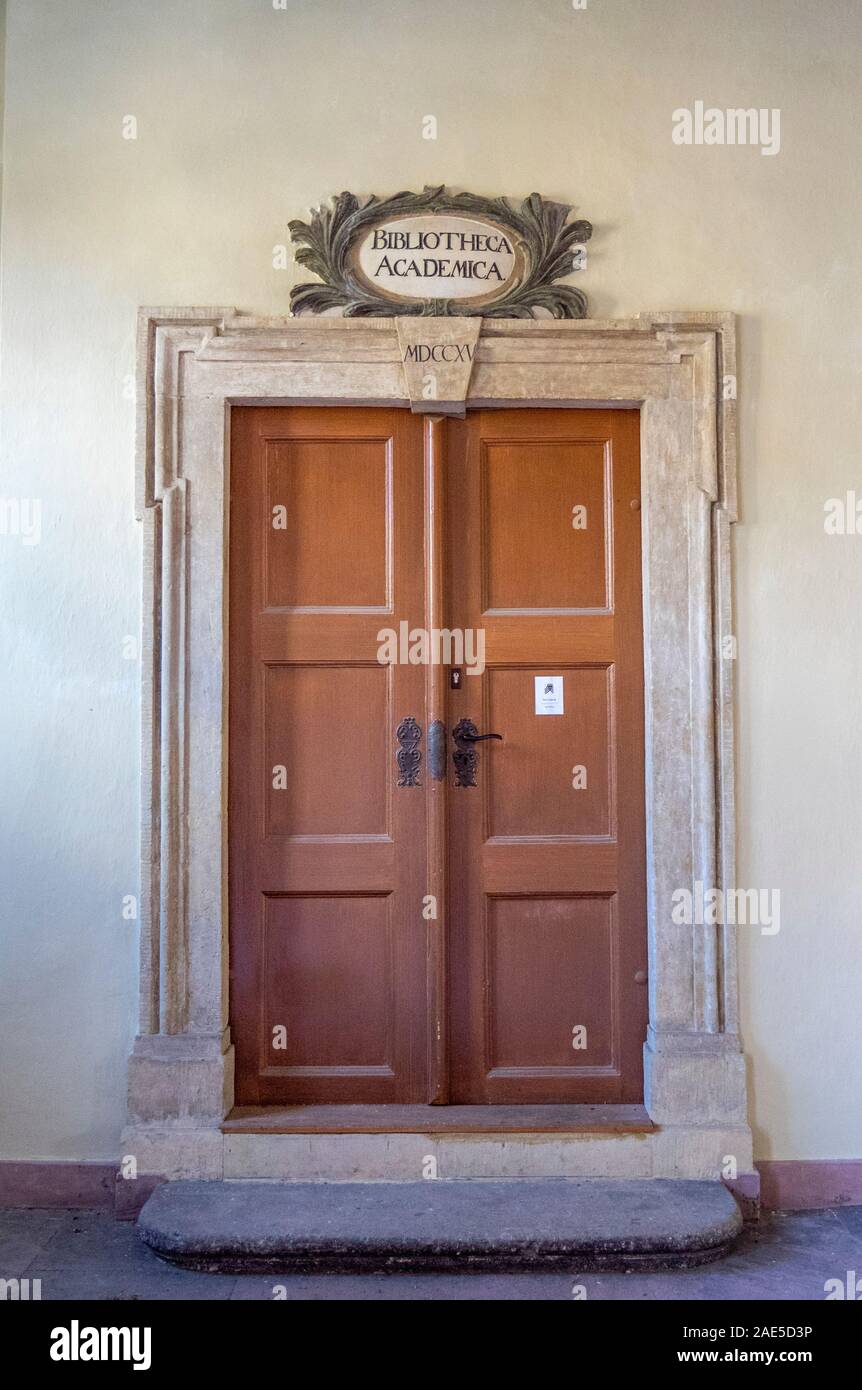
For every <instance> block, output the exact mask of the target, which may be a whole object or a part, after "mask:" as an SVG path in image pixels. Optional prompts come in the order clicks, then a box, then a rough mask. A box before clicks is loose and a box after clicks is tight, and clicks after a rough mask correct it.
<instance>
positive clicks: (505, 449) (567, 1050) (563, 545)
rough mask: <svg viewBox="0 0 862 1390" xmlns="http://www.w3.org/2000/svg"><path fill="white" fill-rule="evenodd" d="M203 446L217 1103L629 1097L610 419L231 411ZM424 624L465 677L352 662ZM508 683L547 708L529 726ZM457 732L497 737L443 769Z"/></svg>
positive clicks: (622, 513)
mask: <svg viewBox="0 0 862 1390" xmlns="http://www.w3.org/2000/svg"><path fill="white" fill-rule="evenodd" d="M231 429H232V455H231V457H232V467H231V497H230V508H231V511H230V633H229V651H230V679H229V710H230V713H229V719H230V780H229V862H230V931H231V950H230V960H231V1026H232V1033H233V1037H234V1040H235V1043H236V1049H237V1099H238V1103H240V1104H246V1105H248V1104H278V1103H282V1104H283V1103H291V1102H357V1103H362V1102H365V1103H371V1102H401V1103H405V1102H413V1103H423V1102H427V1101H431V1100H436V1101H447V1100H448V1101H451V1102H464V1103H491V1102H493V1103H498V1104H500V1103H519V1102H532V1103H553V1102H564V1101H566V1102H569V1101H573V1100H583V1101H620V1100H623V1101H625V1100H639V1099H640V1098H641V1096H642V1071H641V1057H640V1051H641V1046H642V1043H643V1039H644V1035H645V1029H646V989H645V986H644V984H642V983H638V982H636V979H635V976H636V974H637V973H638V972H641V973H645V970H646V929H645V892H644V854H645V851H644V812H643V802H644V795H643V708H642V706H643V674H642V643H641V587H640V517H639V512H638V511H637V510H636V508H635V506H633V504H635V503H637V501H638V498H639V464H638V421H637V414H636V412H611V411H546V410H541V411H496V412H477V413H475V414H470V415H469V416H468V418H467V420H466V421H465V422H456V421H449V422H440V423H438V424H437V425H435V426H433V427H425V426H424V425H423V422H422V421H421V420H420V419H418V418H417V417H415V416H412V415H410V414H409V413H408V412H406V411H402V410H394V409H385V410H384V409H343V408H288V409H277V410H276V409H257V408H244V409H237V410H235V411H234V412H233V414H232V425H231ZM423 436H424V438H423ZM444 496H445V499H446V506H445V508H444V509H443V511H442V517H443V518H444V519H445V524H444V525H441V509H440V504H441V501H442V499H443V497H444ZM576 508H583V513H580V512H577V511H575V509H576ZM441 560H442V561H443V563H442V565H441V566H440V568H439V569H438V568H437V565H438V561H441ZM429 563H430V564H431V567H432V568H431V578H430V579H428V580H427V582H426V566H427V565H428V564H429ZM426 605H427V607H426ZM429 610H431V617H430V618H429V616H428V612H429ZM441 617H442V619H443V620H444V621H445V626H446V627H447V628H448V629H452V630H455V631H459V630H460V631H462V632H463V631H464V630H467V629H472V630H473V632H478V631H481V632H483V633H484V640H485V670H484V672H483V673H482V674H468V670H467V669H464V670H463V671H462V675H461V682H460V687H459V688H457V689H451V688H450V680H449V672H448V671H447V672H446V679H445V680H441V679H440V678H439V672H438V677H437V679H435V678H434V677H433V675H432V676H430V677H429V669H428V667H426V666H423V665H422V664H413V663H412V662H410V661H398V662H396V663H395V664H392V665H382V664H381V663H380V661H379V660H378V654H379V651H380V633H381V630H393V631H394V632H396V633H398V632H399V628H400V625H401V624H402V623H404V624H406V625H407V629H408V631H409V632H412V631H413V630H414V629H417V628H423V627H425V628H429V627H432V626H433V625H435V624H436V623H437V622H439V621H440V620H441ZM468 650H469V646H468ZM474 650H475V649H474ZM537 678H546V679H545V680H544V681H541V682H540V684H543V685H544V684H550V685H551V686H552V687H554V688H556V685H557V683H559V685H560V686H561V687H562V704H563V713H562V714H553V713H548V714H536V699H537V698H544V697H543V696H541V692H540V697H537V695H536V680H537ZM447 701H448V703H447ZM551 703H552V704H553V692H552V696H551ZM439 715H442V717H443V722H444V723H445V726H446V760H445V773H444V781H442V782H438V781H436V780H435V779H434V778H433V777H431V775H430V768H429V764H428V726H429V723H430V722H431V719H432V718H434V717H437V716H439ZM409 718H414V719H415V720H416V723H417V725H418V728H419V729H420V730H421V734H422V738H421V740H420V742H419V751H420V753H421V755H422V756H421V762H420V764H419V769H418V771H417V772H415V773H414V771H413V770H412V764H411V761H410V758H409V751H410V740H409V737H408V738H407V739H406V740H404V741H403V743H402V744H399V740H398V730H399V727H400V726H402V723H403V721H405V720H407V719H409ZM465 719H471V720H472V721H473V723H474V727H475V728H476V731H477V732H480V733H485V732H491V731H493V732H500V733H502V734H503V740H502V742H496V741H495V742H491V743H488V742H481V743H478V744H476V745H471V744H470V743H469V742H464V741H461V743H460V744H459V745H458V747H459V748H460V751H461V754H462V757H461V759H460V768H461V772H460V775H458V774H457V773H456V766H455V762H454V758H453V753H454V751H455V747H456V745H455V744H454V742H453V738H452V731H453V729H454V728H455V726H456V725H457V724H458V722H459V721H461V720H465ZM463 727H464V726H463V725H462V729H463ZM402 732H404V731H403V730H402ZM406 732H407V733H408V734H409V729H408V730H407V731H406ZM402 746H403V749H404V756H403V757H402V759H401V762H400V763H399V760H398V756H397V754H398V751H399V748H400V747H402ZM473 753H475V760H473V759H472V758H471V754H473ZM473 763H474V765H473ZM578 769H582V770H583V771H582V772H580V773H579V772H578ZM584 780H585V782H586V785H585V786H582V785H580V783H581V782H582V781H584ZM459 782H466V783H467V785H458V783H459ZM471 782H473V783H475V785H470V783H471ZM447 881H448V887H447ZM432 893H433V894H435V895H437V894H439V906H440V909H441V915H439V916H430V917H429V914H428V911H427V903H428V901H429V894H432ZM434 901H435V902H437V898H436V896H435V899H434Z"/></svg>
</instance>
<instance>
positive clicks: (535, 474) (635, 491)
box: [448, 410, 647, 1104]
mask: <svg viewBox="0 0 862 1390" xmlns="http://www.w3.org/2000/svg"><path fill="white" fill-rule="evenodd" d="M448 482H449V488H448V494H449V512H448V518H449V525H448V531H449V539H450V545H449V584H448V591H449V598H450V623H451V625H452V626H453V627H455V628H459V627H463V628H473V629H476V628H482V629H484V632H485V648H486V656H485V659H486V669H485V672H484V674H482V675H481V676H479V675H472V676H471V675H465V677H464V679H463V681H462V683H461V689H460V690H458V691H457V692H455V691H453V692H452V694H451V701H450V707H449V717H450V724H451V726H455V725H457V722H458V721H459V720H461V719H464V718H469V719H471V720H472V722H473V724H474V725H475V727H476V728H477V730H478V731H479V732H480V733H486V732H495V733H501V734H502V735H503V738H502V741H500V742H498V741H497V740H489V741H487V742H482V743H479V744H476V745H475V746H474V751H475V754H476V768H475V774H474V778H473V779H468V780H475V783H476V785H475V786H471V785H468V786H454V787H453V788H452V790H451V791H450V794H449V841H450V854H451V868H450V876H449V877H450V890H449V891H450V898H449V910H450V944H449V961H450V986H451V1032H450V1038H451V1043H450V1046H451V1065H452V1084H451V1091H450V1099H451V1100H453V1101H462V1102H493V1103H498V1104H504V1103H515V1102H519V1101H520V1102H534V1103H545V1102H554V1101H570V1102H573V1101H634V1100H640V1099H641V1098H642V1095H643V1090H642V1085H643V1083H642V1064H641V1048H642V1045H643V1041H644V1036H645V1032H646V1019H647V1003H646V987H645V984H644V983H643V982H640V981H639V979H638V978H637V977H638V976H639V975H641V977H642V980H643V981H645V979H646V974H645V972H646V929H645V911H646V907H645V882H644V873H645V868H644V860H645V847H644V769H643V728H644V719H643V655H642V637H641V633H642V617H641V578H640V513H639V508H640V478H639V448H638V415H637V413H636V412H635V411H577V410H570V411H557V410H554V411H551V410H541V411H520V410H506V411H481V412H476V413H475V414H470V415H468V417H467V419H466V421H465V422H463V423H458V424H456V425H454V426H453V427H452V428H451V429H450V437H449V475H448ZM537 683H538V691H537ZM548 687H550V689H548ZM560 694H561V698H560ZM537 701H538V702H539V703H538V706H537ZM548 706H549V707H550V708H552V709H555V708H560V707H561V708H562V712H561V713H541V714H540V713H537V712H536V711H537V707H538V708H539V709H544V708H545V707H548ZM467 747H468V749H469V745H467Z"/></svg>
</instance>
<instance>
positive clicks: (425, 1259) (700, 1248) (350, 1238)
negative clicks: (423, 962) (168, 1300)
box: [138, 1178, 742, 1274]
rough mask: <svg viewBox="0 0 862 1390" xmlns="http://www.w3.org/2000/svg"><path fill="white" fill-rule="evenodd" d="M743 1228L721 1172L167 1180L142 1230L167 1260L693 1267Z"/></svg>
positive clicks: (273, 1268) (413, 1266) (321, 1269)
mask: <svg viewBox="0 0 862 1390" xmlns="http://www.w3.org/2000/svg"><path fill="white" fill-rule="evenodd" d="M741 1228H742V1218H741V1216H740V1212H739V1208H738V1207H737V1205H736V1202H735V1201H734V1199H733V1197H732V1196H731V1194H730V1193H729V1192H728V1191H727V1189H726V1188H725V1187H724V1186H723V1185H722V1184H721V1183H720V1182H713V1181H695V1180H687V1179H677V1178H652V1179H646V1180H641V1179H638V1180H635V1181H628V1180H619V1179H610V1180H607V1179H603V1178H602V1179H600V1178H590V1179H571V1178H543V1179H539V1180H536V1181H525V1180H521V1179H513V1180H509V1181H503V1182H486V1181H483V1180H475V1181H456V1182H450V1181H440V1180H437V1181H430V1180H429V1181H427V1182H373V1183H348V1182H345V1183H319V1182H316V1183H305V1182H294V1183H291V1182H242V1181H240V1182H236V1181H235V1182H216V1181H212V1182H208V1181H195V1182H172V1183H164V1184H163V1185H162V1186H161V1187H158V1188H157V1189H156V1191H155V1192H154V1193H153V1194H152V1196H151V1197H150V1198H149V1200H148V1201H147V1203H146V1205H145V1206H144V1208H143V1210H142V1211H141V1214H140V1216H139V1217H138V1232H139V1234H140V1236H141V1238H142V1240H144V1241H145V1242H146V1244H147V1245H148V1246H149V1247H150V1248H151V1249H152V1250H154V1251H155V1253H156V1254H157V1255H160V1256H161V1257H162V1258H163V1259H165V1260H170V1261H171V1262H172V1263H174V1264H179V1265H184V1266H185V1267H187V1268H190V1269H198V1270H209V1271H218V1272H221V1273H236V1274H238V1273H272V1274H278V1273H282V1274H287V1273H300V1272H303V1273H326V1272H329V1273H336V1272H344V1273H361V1272H368V1273H370V1272H380V1271H392V1272H395V1271H405V1272H406V1271H410V1272H418V1271H423V1270H424V1271H431V1270H446V1271H458V1272H461V1273H469V1272H471V1271H476V1272H482V1271H488V1270H518V1269H559V1270H569V1271H572V1272H577V1271H584V1272H589V1271H590V1270H599V1269H608V1270H627V1269H655V1270H659V1269H686V1268H689V1267H690V1266H692V1265H698V1264H707V1263H709V1262H710V1261H712V1260H717V1259H720V1258H721V1256H722V1255H724V1254H726V1253H727V1251H728V1250H729V1249H730V1247H731V1246H732V1244H733V1242H734V1240H735V1239H736V1237H737V1235H738V1234H739V1232H740V1230H741Z"/></svg>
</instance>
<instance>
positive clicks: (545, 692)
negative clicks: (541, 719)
mask: <svg viewBox="0 0 862 1390" xmlns="http://www.w3.org/2000/svg"><path fill="white" fill-rule="evenodd" d="M535 680H536V713H537V714H562V713H563V712H564V711H563V678H562V676H536V678H535Z"/></svg>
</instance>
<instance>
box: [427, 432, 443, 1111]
mask: <svg viewBox="0 0 862 1390" xmlns="http://www.w3.org/2000/svg"><path fill="white" fill-rule="evenodd" d="M445 429H446V422H445V420H444V419H443V418H442V417H441V416H439V415H433V416H429V417H428V418H427V419H426V421H425V505H424V513H425V518H424V520H425V625H426V628H427V629H428V632H429V636H430V637H431V639H432V641H433V635H434V633H435V632H439V631H441V630H442V629H443V628H444V627H445V626H446V623H445V621H444V618H445V612H444V608H445V592H444V574H445V554H444V530H443V528H444V522H445V515H446V513H445V506H446V499H445V495H444V486H445V469H446V458H445ZM447 669H448V668H447V667H446V666H445V665H444V664H443V663H442V662H439V661H429V662H428V664H427V666H426V668H425V672H426V675H425V729H426V748H427V750H428V761H427V776H426V778H425V796H426V809H427V815H426V826H427V860H426V862H427V877H428V886H427V889H426V892H427V894H428V895H429V896H430V898H431V899H432V903H431V908H432V909H433V914H432V915H430V916H429V917H428V1022H429V1028H428V1078H429V1087H428V1100H429V1102H430V1103H431V1104H432V1105H445V1104H446V1102H447V1101H448V1099H449V1055H448V1054H449V1026H448V1007H447V1005H448V983H447V981H448V962H447V922H448V912H447V902H446V846H447V827H446V786H447V781H448V778H447V775H446V772H447V753H448V729H447V725H446V717H447V711H446V704H447V696H446V676H447Z"/></svg>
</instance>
